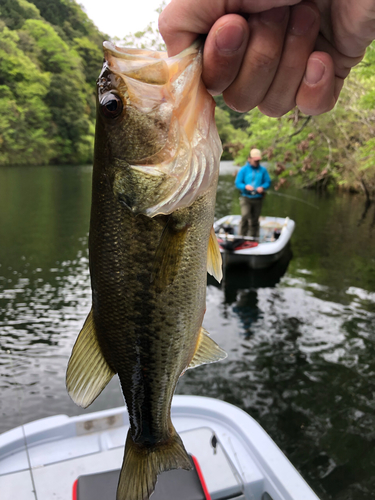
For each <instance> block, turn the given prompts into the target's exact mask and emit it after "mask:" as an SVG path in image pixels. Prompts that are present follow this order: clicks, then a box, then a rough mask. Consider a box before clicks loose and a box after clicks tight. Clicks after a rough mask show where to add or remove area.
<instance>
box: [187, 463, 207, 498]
mask: <svg viewBox="0 0 375 500" xmlns="http://www.w3.org/2000/svg"><path fill="white" fill-rule="evenodd" d="M191 458H192V459H193V462H194V467H195V470H196V471H197V474H198V477H199V481H200V482H201V485H202V489H203V493H204V496H205V497H206V500H211V495H210V493H209V491H208V489H207V485H206V481H205V480H204V477H203V474H202V470H201V467H200V465H199V463H198V460H197V459H196V458H195V456H194V455H191Z"/></svg>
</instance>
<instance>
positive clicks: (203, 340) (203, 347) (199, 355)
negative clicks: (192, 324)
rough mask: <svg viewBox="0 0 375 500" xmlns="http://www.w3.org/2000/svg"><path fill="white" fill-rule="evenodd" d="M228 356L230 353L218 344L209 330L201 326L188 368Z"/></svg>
mask: <svg viewBox="0 0 375 500" xmlns="http://www.w3.org/2000/svg"><path fill="white" fill-rule="evenodd" d="M227 356H228V354H227V353H226V352H225V351H224V349H222V348H221V347H220V346H218V345H217V343H216V342H215V341H214V340H212V339H211V338H210V337H209V333H208V332H207V330H205V329H204V328H203V326H201V329H200V331H199V336H198V342H197V346H196V349H195V353H194V356H193V359H192V360H191V361H190V364H189V366H188V367H187V369H190V368H195V367H197V366H200V365H206V364H209V363H215V362H216V361H220V360H221V359H225V358H226V357H227Z"/></svg>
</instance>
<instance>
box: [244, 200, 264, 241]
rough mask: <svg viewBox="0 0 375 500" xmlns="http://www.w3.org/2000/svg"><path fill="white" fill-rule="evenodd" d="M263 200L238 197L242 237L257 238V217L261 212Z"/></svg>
mask: <svg viewBox="0 0 375 500" xmlns="http://www.w3.org/2000/svg"><path fill="white" fill-rule="evenodd" d="M262 204H263V198H247V197H246V196H241V197H240V206H241V215H242V219H241V227H240V234H241V235H242V236H253V237H255V238H258V237H259V217H260V213H261V211H262Z"/></svg>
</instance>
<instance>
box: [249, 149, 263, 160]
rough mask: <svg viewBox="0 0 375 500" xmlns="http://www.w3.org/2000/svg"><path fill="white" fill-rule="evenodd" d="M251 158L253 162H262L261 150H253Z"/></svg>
mask: <svg viewBox="0 0 375 500" xmlns="http://www.w3.org/2000/svg"><path fill="white" fill-rule="evenodd" d="M250 158H251V159H252V160H261V159H262V154H261V152H260V150H259V149H252V150H251V151H250Z"/></svg>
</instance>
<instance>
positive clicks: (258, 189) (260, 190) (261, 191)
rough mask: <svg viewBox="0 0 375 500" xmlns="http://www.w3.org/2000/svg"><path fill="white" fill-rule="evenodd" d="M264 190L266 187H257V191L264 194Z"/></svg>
mask: <svg viewBox="0 0 375 500" xmlns="http://www.w3.org/2000/svg"><path fill="white" fill-rule="evenodd" d="M263 192H264V189H263V188H262V186H259V187H258V188H257V193H259V194H262V193H263Z"/></svg>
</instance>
